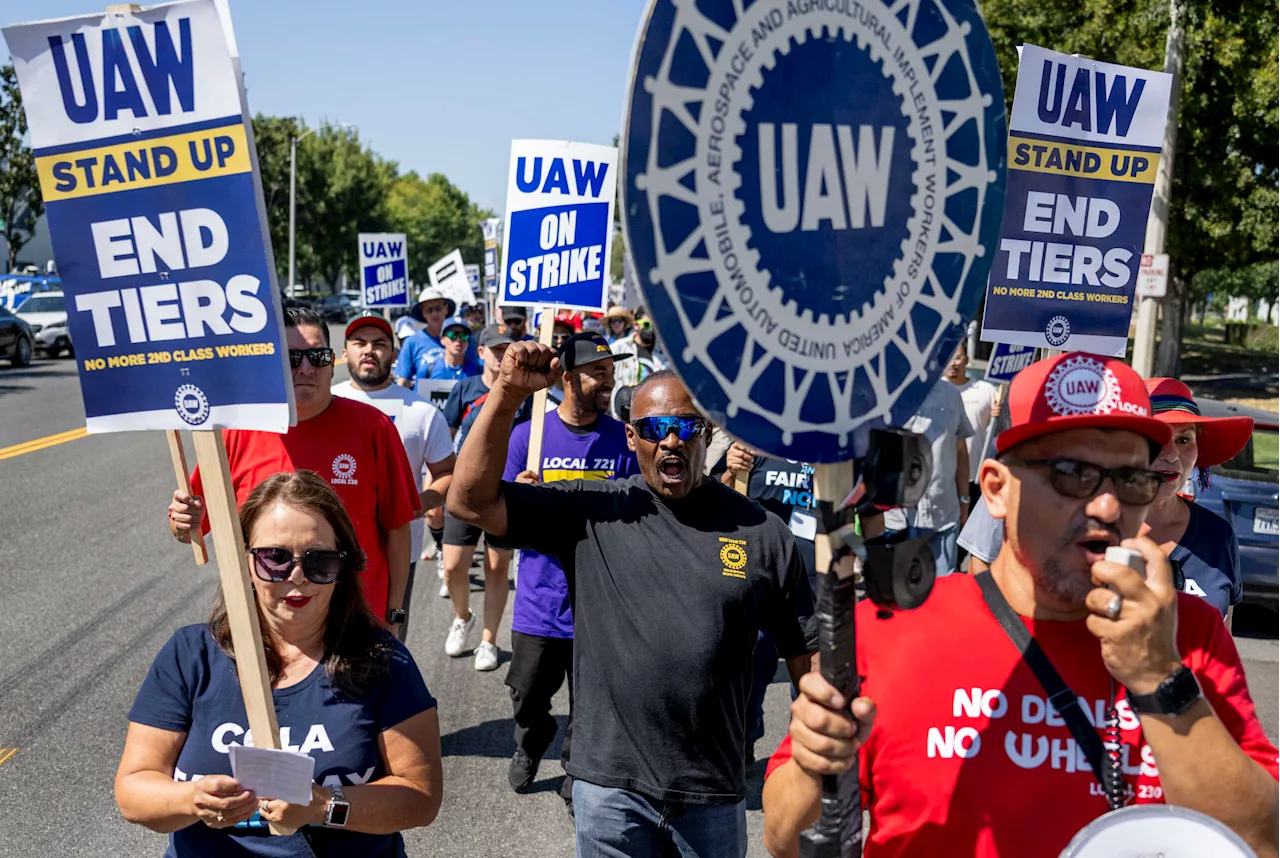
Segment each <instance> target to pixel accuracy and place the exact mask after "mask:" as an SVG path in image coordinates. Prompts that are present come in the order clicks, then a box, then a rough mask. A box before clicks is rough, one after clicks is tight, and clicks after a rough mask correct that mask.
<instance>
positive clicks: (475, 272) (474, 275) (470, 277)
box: [462, 262, 480, 294]
mask: <svg viewBox="0 0 1280 858" xmlns="http://www.w3.org/2000/svg"><path fill="white" fill-rule="evenodd" d="M462 268H463V270H464V271H466V272H467V283H468V285H470V286H471V291H472V292H473V293H475V294H479V293H480V266H479V265H476V264H475V263H474V262H468V263H467V264H466V265H464V266H462Z"/></svg>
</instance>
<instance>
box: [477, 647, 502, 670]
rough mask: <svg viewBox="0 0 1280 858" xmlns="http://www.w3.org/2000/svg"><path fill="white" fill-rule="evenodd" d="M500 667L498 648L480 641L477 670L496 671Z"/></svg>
mask: <svg viewBox="0 0 1280 858" xmlns="http://www.w3.org/2000/svg"><path fill="white" fill-rule="evenodd" d="M497 667H498V648H497V647H496V646H494V645H493V644H491V643H489V642H488V641H480V646H478V647H476V663H475V669H476V670H495V669H497Z"/></svg>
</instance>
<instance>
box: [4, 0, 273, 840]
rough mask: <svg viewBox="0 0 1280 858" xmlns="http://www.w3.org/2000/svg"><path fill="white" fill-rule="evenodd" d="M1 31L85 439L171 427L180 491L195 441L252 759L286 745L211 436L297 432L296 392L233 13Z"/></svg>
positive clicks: (124, 14) (201, 7) (99, 16)
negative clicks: (187, 445)
mask: <svg viewBox="0 0 1280 858" xmlns="http://www.w3.org/2000/svg"><path fill="white" fill-rule="evenodd" d="M4 38H5V41H6V43H7V44H8V47H9V51H10V54H11V55H12V58H13V64H14V67H15V70H16V72H17V77H18V83H19V86H20V87H21V90H22V100H23V106H24V108H25V110H26V114H27V121H28V125H29V128H30V133H31V144H32V148H33V149H34V154H35V159H36V170H37V173H38V175H39V178H40V189H41V193H42V195H43V198H44V201H45V210H46V213H47V216H48V225H49V232H50V235H51V238H52V242H53V250H54V257H55V258H56V259H57V263H58V269H59V271H60V272H61V275H62V278H63V287H64V292H65V294H66V297H67V300H66V304H67V310H68V326H69V327H70V329H71V333H72V338H73V340H74V341H75V345H76V359H77V363H78V369H79V374H80V389H81V394H82V397H83V399H84V408H85V417H86V420H85V422H86V426H87V428H88V430H89V431H90V432H114V431H124V430H132V429H163V430H167V431H168V436H169V443H170V451H171V454H172V459H173V464H174V468H175V476H177V475H178V474H177V471H178V470H179V469H180V470H181V471H182V475H181V477H180V478H179V480H178V482H179V485H180V486H182V487H185V485H186V473H185V472H186V464H185V459H184V457H183V456H182V455H181V449H182V448H181V442H180V439H179V438H178V437H177V432H176V430H177V429H179V428H183V427H191V428H193V429H194V430H195V431H193V432H192V441H193V443H194V446H195V449H196V455H197V459H198V460H199V463H200V466H201V471H202V473H203V474H204V485H205V505H206V510H207V514H208V517H209V521H210V525H211V533H212V536H213V540H214V546H215V549H216V552H217V557H218V571H219V579H220V582H221V586H222V593H223V597H224V600H225V603H226V607H227V616H228V621H229V625H230V628H231V638H232V645H233V647H234V650H235V653H236V668H237V671H238V673H239V679H240V687H241V690H242V691H243V693H244V704H245V710H246V714H247V715H248V720H249V726H250V729H251V730H252V731H253V735H254V740H255V744H256V745H257V746H258V747H264V748H278V747H279V736H278V732H277V722H276V714H275V708H274V705H273V702H272V696H271V683H270V680H269V677H268V672H267V666H266V659H265V655H264V652H263V646H262V633H261V628H260V626H259V625H258V617H257V612H256V609H255V607H254V601H253V593H252V585H251V583H250V577H249V569H248V564H247V558H246V555H245V551H244V546H245V542H244V535H243V534H242V533H241V532H240V520H239V517H238V515H237V514H236V498H235V490H234V487H233V486H232V484H231V478H230V472H229V468H228V466H227V452H226V447H225V445H224V443H223V438H222V433H221V432H220V431H218V429H220V428H222V427H228V428H243V429H258V430H267V431H274V432H284V431H286V430H287V429H288V428H289V426H290V425H291V424H292V423H293V422H294V405H293V385H292V383H291V378H290V371H289V365H288V353H287V349H286V347H285V338H284V330H283V327H282V324H281V319H282V315H281V306H280V296H279V291H278V289H277V286H276V282H275V264H274V262H273V260H272V257H271V246H270V240H269V238H268V234H267V230H266V209H265V206H264V204H263V198H262V191H261V183H260V181H259V177H258V163H257V154H256V152H255V150H254V144H253V128H252V125H251V124H250V122H249V113H248V105H247V103H246V100H245V97H244V90H243V86H242V84H241V80H242V78H241V73H240V68H239V58H238V56H236V54H235V50H234V45H235V40H234V37H233V35H232V33H231V30H230V14H229V11H228V10H226V9H225V8H224V9H221V10H220V9H219V8H218V7H217V5H216V4H215V2H214V0H191V2H181V3H173V4H169V5H164V6H156V7H152V8H150V9H147V10H140V9H139V8H138V7H136V6H113V7H110V8H109V9H108V10H107V11H106V12H105V13H103V12H99V13H96V14H92V15H87V16H84V17H79V18H63V19H60V20H55V21H44V22H38V23H33V24H21V25H15V26H12V27H7V28H5V29H4ZM197 557H198V558H199V557H200V552H199V550H197ZM271 829H272V831H273V832H276V833H288V830H287V829H285V828H283V827H280V826H276V825H272V826H271Z"/></svg>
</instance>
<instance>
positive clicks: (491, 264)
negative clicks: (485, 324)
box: [480, 217, 502, 293]
mask: <svg viewBox="0 0 1280 858" xmlns="http://www.w3.org/2000/svg"><path fill="white" fill-rule="evenodd" d="M501 223H502V222H501V221H500V220H498V219H497V218H496V217H491V218H486V219H484V220H482V221H480V231H481V232H482V233H484V288H485V291H486V292H488V293H494V292H497V291H498V227H499V225H500V224H501Z"/></svg>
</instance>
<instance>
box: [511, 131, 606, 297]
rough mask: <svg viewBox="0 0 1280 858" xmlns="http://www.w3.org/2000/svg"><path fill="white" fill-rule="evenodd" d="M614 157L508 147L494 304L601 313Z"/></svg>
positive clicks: (584, 149)
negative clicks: (499, 269)
mask: <svg viewBox="0 0 1280 858" xmlns="http://www.w3.org/2000/svg"><path fill="white" fill-rule="evenodd" d="M617 162H618V150H617V149H614V148H613V147H612V146H597V145H595V144H591V143H570V142H568V141H559V140H514V141H512V143H511V171H510V174H509V178H508V183H507V216H506V221H505V222H506V225H507V228H506V242H505V244H504V245H503V252H504V259H503V267H502V277H501V278H500V279H501V283H500V294H501V297H500V298H499V303H500V304H503V305H508V306H524V307H541V306H556V307H564V308H570V309H578V310H593V311H596V312H599V311H602V310H604V309H605V306H606V303H607V301H608V286H609V253H610V251H611V249H612V245H613V200H614V193H615V190H616V188H617V184H618V175H617Z"/></svg>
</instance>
